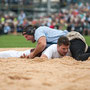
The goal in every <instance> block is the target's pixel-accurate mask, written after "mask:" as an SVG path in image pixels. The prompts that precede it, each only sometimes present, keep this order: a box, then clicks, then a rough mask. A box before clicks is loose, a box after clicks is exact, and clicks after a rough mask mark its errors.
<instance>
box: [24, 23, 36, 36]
mask: <svg viewBox="0 0 90 90" xmlns="http://www.w3.org/2000/svg"><path fill="white" fill-rule="evenodd" d="M36 29H37V26H33V25H28V26H26V27H24V29H23V32H22V35H25V34H27V35H33V36H34V33H35V30H36Z"/></svg>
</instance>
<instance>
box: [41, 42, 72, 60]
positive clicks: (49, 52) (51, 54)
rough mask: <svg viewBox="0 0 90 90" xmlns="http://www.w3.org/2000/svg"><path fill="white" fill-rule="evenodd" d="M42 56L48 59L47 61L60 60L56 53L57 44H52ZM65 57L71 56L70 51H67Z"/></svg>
mask: <svg viewBox="0 0 90 90" xmlns="http://www.w3.org/2000/svg"><path fill="white" fill-rule="evenodd" d="M42 54H44V55H46V56H47V57H48V59H53V58H62V57H63V56H61V55H60V54H59V53H58V51H57V44H53V45H51V46H49V47H48V48H47V49H46V50H45V51H43V53H42ZM66 56H71V52H70V50H68V52H67V54H66Z"/></svg>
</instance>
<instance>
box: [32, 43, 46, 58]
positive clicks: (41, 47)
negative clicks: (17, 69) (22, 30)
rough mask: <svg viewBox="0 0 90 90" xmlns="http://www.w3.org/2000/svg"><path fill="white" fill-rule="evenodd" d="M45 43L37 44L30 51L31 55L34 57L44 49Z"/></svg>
mask: <svg viewBox="0 0 90 90" xmlns="http://www.w3.org/2000/svg"><path fill="white" fill-rule="evenodd" d="M45 47H46V45H43V44H37V46H36V48H35V50H34V51H33V52H32V53H33V56H34V57H35V56H36V55H38V54H39V53H41V52H42V51H43V50H44V49H45Z"/></svg>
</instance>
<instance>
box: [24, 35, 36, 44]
mask: <svg viewBox="0 0 90 90" xmlns="http://www.w3.org/2000/svg"><path fill="white" fill-rule="evenodd" d="M24 37H25V38H26V40H28V41H31V42H32V43H34V42H35V39H34V36H33V35H27V34H25V35H24Z"/></svg>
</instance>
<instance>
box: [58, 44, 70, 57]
mask: <svg viewBox="0 0 90 90" xmlns="http://www.w3.org/2000/svg"><path fill="white" fill-rule="evenodd" d="M68 49H69V45H67V46H66V45H64V44H62V45H61V46H59V45H57V51H58V53H59V54H60V55H61V56H65V55H66V54H67V52H68Z"/></svg>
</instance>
